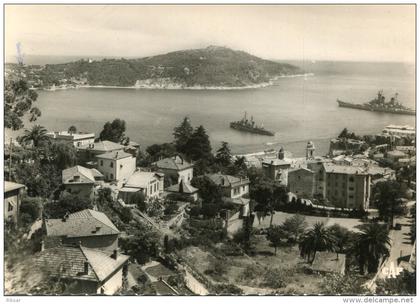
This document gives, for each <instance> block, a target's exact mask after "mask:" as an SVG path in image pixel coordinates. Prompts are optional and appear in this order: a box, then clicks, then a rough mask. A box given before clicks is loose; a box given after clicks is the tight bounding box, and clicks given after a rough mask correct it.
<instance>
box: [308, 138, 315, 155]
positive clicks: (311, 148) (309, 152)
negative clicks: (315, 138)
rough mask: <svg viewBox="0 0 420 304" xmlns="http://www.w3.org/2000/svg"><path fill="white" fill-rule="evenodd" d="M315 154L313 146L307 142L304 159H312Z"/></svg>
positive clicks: (310, 142)
mask: <svg viewBox="0 0 420 304" xmlns="http://www.w3.org/2000/svg"><path fill="white" fill-rule="evenodd" d="M314 152H315V145H314V143H313V142H312V141H308V144H307V145H306V159H313V158H314Z"/></svg>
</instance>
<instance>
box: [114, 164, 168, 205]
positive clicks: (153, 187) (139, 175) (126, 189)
mask: <svg viewBox="0 0 420 304" xmlns="http://www.w3.org/2000/svg"><path fill="white" fill-rule="evenodd" d="M163 178H164V174H162V173H157V172H144V171H136V172H134V174H133V175H131V176H130V178H129V179H128V180H127V182H125V183H124V184H123V187H122V188H121V189H120V191H119V193H118V197H119V198H121V199H123V200H124V202H126V203H130V198H131V197H132V196H133V195H134V194H135V193H137V192H139V191H141V192H142V193H143V194H144V197H145V198H146V199H150V198H157V197H160V196H161V194H162V193H163Z"/></svg>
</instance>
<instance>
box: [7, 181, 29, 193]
mask: <svg viewBox="0 0 420 304" xmlns="http://www.w3.org/2000/svg"><path fill="white" fill-rule="evenodd" d="M21 188H25V185H22V184H18V183H14V182H8V181H5V182H4V192H9V191H13V190H17V189H21Z"/></svg>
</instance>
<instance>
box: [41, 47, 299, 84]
mask: <svg viewBox="0 0 420 304" xmlns="http://www.w3.org/2000/svg"><path fill="white" fill-rule="evenodd" d="M35 74H38V76H37V79H39V80H40V84H39V85H38V86H40V87H43V88H46V87H49V86H52V85H55V86H59V85H62V86H63V85H70V86H71V85H85V86H118V87H139V88H142V87H146V88H218V87H220V88H230V87H232V88H233V87H235V88H241V87H258V86H264V85H267V84H270V81H272V80H273V79H276V78H278V77H285V76H292V75H298V74H303V71H302V70H301V69H300V68H298V67H296V66H294V65H291V64H286V63H280V62H274V61H270V60H265V59H261V58H259V57H256V56H253V55H250V54H248V53H246V52H243V51H236V50H232V49H229V48H226V47H220V46H209V47H206V48H203V49H192V50H182V51H176V52H170V53H167V54H162V55H157V56H151V57H144V58H140V59H124V58H121V59H103V60H99V61H95V60H91V59H88V60H86V59H85V60H78V61H75V62H70V63H64V64H47V65H45V66H44V67H42V68H39V67H38V68H37V69H36V71H35Z"/></svg>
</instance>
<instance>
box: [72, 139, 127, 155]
mask: <svg viewBox="0 0 420 304" xmlns="http://www.w3.org/2000/svg"><path fill="white" fill-rule="evenodd" d="M77 149H79V150H91V151H96V152H103V153H106V152H111V151H115V150H122V149H124V146H123V145H120V144H117V143H114V142H112V141H109V140H104V141H98V142H95V143H91V144H86V145H82V146H79V147H77Z"/></svg>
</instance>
